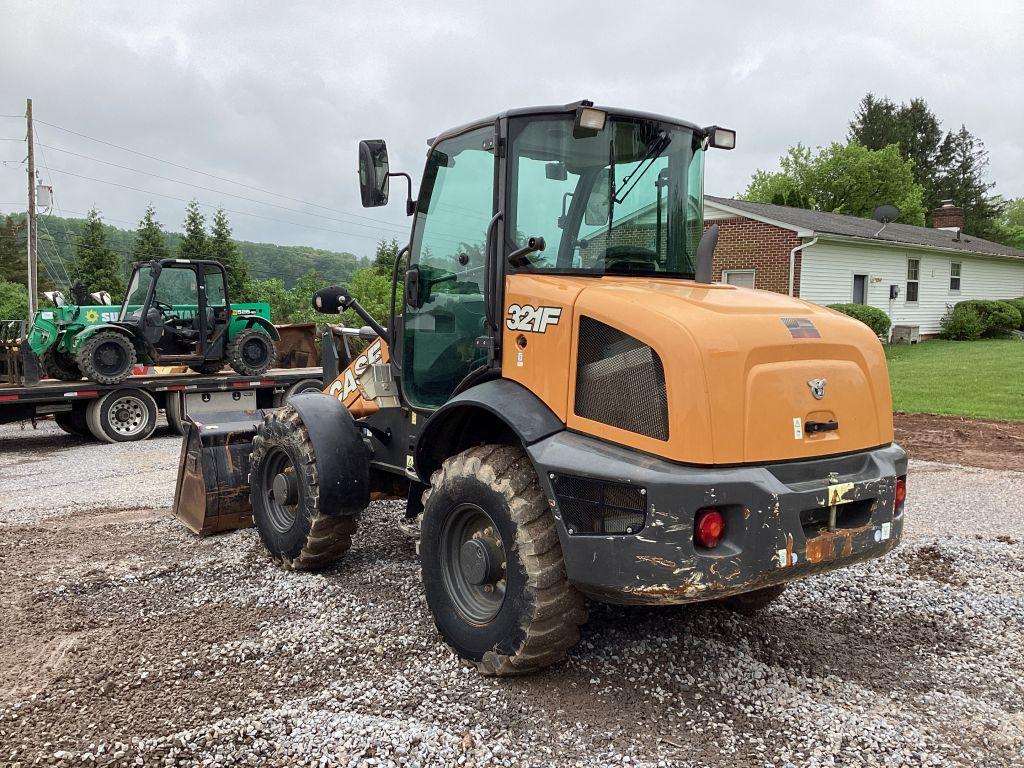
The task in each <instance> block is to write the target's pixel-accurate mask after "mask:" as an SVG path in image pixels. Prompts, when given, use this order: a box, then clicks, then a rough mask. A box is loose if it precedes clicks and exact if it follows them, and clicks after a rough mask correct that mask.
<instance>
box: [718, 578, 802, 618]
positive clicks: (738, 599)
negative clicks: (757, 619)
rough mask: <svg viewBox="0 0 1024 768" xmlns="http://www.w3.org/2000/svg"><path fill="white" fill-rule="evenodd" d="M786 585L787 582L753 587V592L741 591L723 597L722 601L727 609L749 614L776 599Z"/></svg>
mask: <svg viewBox="0 0 1024 768" xmlns="http://www.w3.org/2000/svg"><path fill="white" fill-rule="evenodd" d="M788 586H789V585H788V584H775V585H774V586H771V587H762V588H761V589H755V590H754V591H753V592H741V593H740V594H738V595H733V596H732V597H727V598H725V600H723V601H722V602H723V603H724V604H725V607H726V608H728V609H729V610H731V611H736V613H742V614H745V615H748V616H749V615H751V614H754V613H757V612H758V611H763V610H764V609H765V608H767V607H768V606H769V605H771V604H772V603H774V602H775V601H776V600H778V599H779V597H781V596H782V593H783V592H785V591H786V587H788Z"/></svg>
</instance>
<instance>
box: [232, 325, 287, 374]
mask: <svg viewBox="0 0 1024 768" xmlns="http://www.w3.org/2000/svg"><path fill="white" fill-rule="evenodd" d="M276 356H277V350H276V349H275V348H274V340H273V339H272V338H270V337H269V336H268V335H267V334H265V333H264V332H263V331H261V330H259V329H258V328H247V329H246V330H244V331H242V332H241V333H239V334H238V335H237V336H235V337H234V338H233V339H231V341H229V342H228V349H227V360H228V364H229V365H230V366H231V367H232V368H233V369H234V371H235V373H237V374H239V375H241V376H262V375H263V374H264V373H266V372H267V371H269V370H270V368H271V366H273V364H274V358H275V357H276Z"/></svg>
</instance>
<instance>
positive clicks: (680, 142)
mask: <svg viewBox="0 0 1024 768" xmlns="http://www.w3.org/2000/svg"><path fill="white" fill-rule="evenodd" d="M573 124H574V118H573V116H557V117H542V118H536V117H531V118H522V119H518V120H513V121H511V123H510V137H511V152H510V158H509V160H510V167H509V185H510V188H509V202H510V205H509V222H508V227H507V229H506V231H507V232H508V233H509V235H508V236H509V238H510V240H511V242H510V243H509V244H508V245H509V247H510V248H518V247H522V246H524V245H525V244H526V241H527V239H528V238H530V237H536V236H541V237H543V238H544V240H545V242H546V247H545V250H544V251H543V252H541V253H536V254H533V255H532V256H531V260H532V263H531V264H530V265H529V266H526V267H524V268H523V271H541V272H546V271H556V272H566V273H579V274H598V275H602V274H629V275H648V276H658V277H683V278H692V277H693V276H694V268H693V256H694V254H695V252H696V250H697V243H698V242H699V241H700V236H701V232H702V228H703V221H702V204H701V202H702V201H701V196H702V193H703V156H704V152H703V150H702V149H701V148H700V144H699V141H695V139H694V136H693V132H692V131H690V130H689V129H687V128H683V127H679V126H675V125H671V124H668V123H659V122H656V121H650V120H637V119H628V120H627V119H616V118H614V117H609V119H608V120H607V121H606V123H605V127H604V129H603V130H601V131H600V132H599V133H597V135H595V136H591V137H587V138H574V137H573Z"/></svg>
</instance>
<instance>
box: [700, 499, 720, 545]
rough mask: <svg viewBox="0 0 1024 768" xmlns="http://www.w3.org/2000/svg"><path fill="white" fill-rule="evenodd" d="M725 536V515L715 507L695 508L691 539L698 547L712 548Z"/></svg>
mask: <svg viewBox="0 0 1024 768" xmlns="http://www.w3.org/2000/svg"><path fill="white" fill-rule="evenodd" d="M724 538H725V515H723V514H722V511H721V510H720V509H716V508H715V507H704V508H703V509H698V510H697V515H696V516H695V517H694V519H693V540H694V542H696V544H697V546H698V547H703V548H704V549H714V548H715V547H717V546H718V545H719V544H721V543H722V539H724Z"/></svg>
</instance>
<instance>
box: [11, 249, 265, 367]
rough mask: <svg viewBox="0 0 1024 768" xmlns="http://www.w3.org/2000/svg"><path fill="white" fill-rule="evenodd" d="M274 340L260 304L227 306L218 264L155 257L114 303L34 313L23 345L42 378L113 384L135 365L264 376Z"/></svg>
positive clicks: (141, 265)
mask: <svg viewBox="0 0 1024 768" xmlns="http://www.w3.org/2000/svg"><path fill="white" fill-rule="evenodd" d="M279 339H280V335H279V334H278V331H277V329H276V328H275V327H274V325H273V323H271V321H270V305H269V304H267V303H265V302H256V303H250V304H231V302H230V300H229V297H228V290H227V280H226V275H225V272H224V267H223V265H221V264H220V262H216V261H190V260H185V259H161V260H159V261H147V262H141V263H139V264H136V265H135V268H134V270H133V272H132V278H131V282H130V283H129V287H128V291H127V292H126V293H125V297H124V301H123V303H122V304H121V307H120V308H116V307H110V306H105V305H104V306H91V307H82V306H68V305H65V306H62V307H57V308H56V309H54V310H46V311H43V312H39V313H37V315H36V317H34V318H33V323H32V328H31V330H30V331H29V333H28V346H29V348H30V350H31V351H32V352H33V353H34V354H35V355H36V356H37V357H38V358H39V361H40V363H41V366H42V368H43V370H44V371H45V372H46V373H47V375H49V376H51V377H53V378H56V379H61V380H63V381H73V380H76V379H79V378H81V377H82V376H83V375H84V376H85V377H86V378H88V379H90V380H92V381H95V382H97V383H99V384H117V383H118V382H121V381H124V379H126V378H128V377H129V376H131V375H132V372H133V370H134V367H135V365H136V364H137V363H143V364H153V365H185V366H188V367H189V368H191V369H192V370H194V371H196V372H198V373H216V372H217V371H219V370H221V368H223V367H224V364H225V362H226V363H227V364H228V365H230V366H231V367H232V368H233V369H234V370H235V371H236V372H237V373H239V374H241V375H243V376H259V375H261V374H263V373H265V372H266V371H267V370H268V369H269V368H270V367H271V366H272V365H273V364H274V360H275V357H276V348H275V342H276V341H278V340H279Z"/></svg>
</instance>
